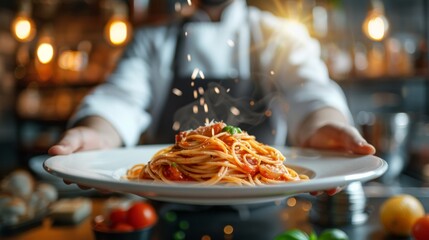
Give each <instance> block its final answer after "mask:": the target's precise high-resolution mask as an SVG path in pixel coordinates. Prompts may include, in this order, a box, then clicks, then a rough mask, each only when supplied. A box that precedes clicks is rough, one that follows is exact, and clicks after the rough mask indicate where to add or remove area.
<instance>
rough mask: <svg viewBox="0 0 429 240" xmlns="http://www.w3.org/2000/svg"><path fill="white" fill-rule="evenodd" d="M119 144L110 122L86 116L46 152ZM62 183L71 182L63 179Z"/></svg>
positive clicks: (98, 147)
mask: <svg viewBox="0 0 429 240" xmlns="http://www.w3.org/2000/svg"><path fill="white" fill-rule="evenodd" d="M120 145H121V139H120V137H119V134H118V133H117V132H116V130H115V129H114V128H113V127H112V125H110V123H108V122H107V121H106V120H104V119H102V118H100V117H88V118H86V119H84V120H82V121H81V122H79V123H78V125H77V126H76V127H74V128H70V129H69V130H67V131H66V132H65V133H64V134H63V137H62V138H61V139H60V140H59V141H58V143H56V144H55V145H53V146H52V147H50V148H49V150H48V153H49V154H50V155H67V154H71V153H75V152H79V151H88V150H96V149H107V148H114V147H119V146H120ZM64 183H66V184H71V183H73V182H71V181H68V180H66V179H64ZM77 185H78V186H79V187H80V188H81V189H83V190H86V189H90V187H87V186H84V185H81V184H79V183H77ZM96 190H97V191H98V192H101V193H108V192H109V191H106V190H103V189H96Z"/></svg>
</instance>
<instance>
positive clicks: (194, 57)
mask: <svg viewBox="0 0 429 240" xmlns="http://www.w3.org/2000/svg"><path fill="white" fill-rule="evenodd" d="M195 17H196V18H198V20H199V21H198V22H193V21H191V22H189V23H186V24H185V25H184V26H183V27H184V28H183V29H184V30H185V32H182V33H180V34H184V35H185V39H186V41H183V46H180V49H182V50H181V51H179V52H180V56H179V58H178V59H182V60H181V61H180V62H179V66H180V68H179V69H180V73H179V74H180V75H188V76H190V75H191V74H192V73H193V71H194V69H195V68H198V69H200V70H201V71H202V72H203V73H204V75H206V76H212V77H215V78H222V77H225V76H227V77H228V78H231V77H241V78H248V77H249V76H250V74H251V73H250V63H249V62H250V61H249V58H250V53H249V52H250V51H249V49H250V42H251V38H253V41H254V42H255V45H256V51H258V56H259V60H258V61H259V62H258V65H259V66H258V71H259V72H258V73H257V74H258V75H260V76H262V77H261V80H264V79H265V80H266V79H270V82H271V84H268V85H267V86H269V87H267V88H266V89H265V91H269V90H268V88H269V89H270V91H271V90H272V87H273V86H274V87H275V88H276V90H278V91H279V92H281V93H282V98H283V100H284V102H285V103H286V105H287V109H288V110H287V111H283V112H282V114H284V117H285V119H286V121H287V128H288V132H289V134H292V136H295V134H296V130H297V128H298V126H299V124H300V123H301V122H302V121H303V120H304V118H305V117H306V116H307V115H308V114H309V113H311V112H313V111H315V110H317V109H320V108H324V107H333V108H336V109H338V110H339V111H341V112H342V113H344V115H345V116H348V117H349V119H350V120H351V117H350V116H351V115H350V112H349V110H348V107H347V103H346V99H345V96H344V94H343V92H342V90H341V89H340V88H339V86H338V85H337V84H336V83H335V82H333V81H332V80H331V79H330V78H329V75H328V71H327V68H326V66H325V64H324V63H323V61H322V60H321V59H320V46H319V43H318V42H317V41H316V40H315V39H312V38H311V37H310V36H309V34H308V32H307V31H306V29H305V28H304V27H303V26H301V25H298V24H296V23H292V22H290V21H288V20H286V19H283V18H279V17H276V16H274V15H272V14H271V13H268V12H263V11H261V10H259V9H257V8H254V7H249V6H247V4H246V2H245V0H235V1H234V2H233V3H232V4H230V5H229V6H228V7H227V8H226V9H225V10H224V11H223V13H222V16H221V21H220V22H210V21H209V17H208V16H207V15H206V14H205V13H203V12H202V11H201V12H198V14H196V15H195ZM179 29H180V27H179V23H177V22H176V23H172V24H167V25H163V26H154V27H143V28H141V29H137V30H136V31H135V33H134V37H133V41H132V42H131V43H130V44H129V45H128V46H127V48H126V50H125V51H124V54H123V56H122V58H121V59H120V61H119V62H118V65H117V68H116V70H115V71H114V72H113V73H112V74H111V76H110V77H109V78H108V79H107V80H106V82H105V83H103V84H101V85H100V86H98V87H97V88H96V89H95V90H94V91H93V92H92V93H91V94H89V95H88V96H87V97H86V98H85V99H84V100H83V101H82V104H81V106H80V107H79V109H78V110H77V112H76V113H75V114H74V116H73V117H72V119H71V121H70V124H73V123H75V122H76V121H78V120H80V119H82V118H84V117H86V116H91V115H97V116H101V117H103V118H104V119H106V120H108V121H109V122H111V124H112V125H113V126H114V127H115V128H116V130H117V131H118V132H119V134H120V136H121V137H122V140H123V143H124V145H125V146H132V145H135V144H136V143H137V142H138V140H139V137H140V135H141V133H142V132H144V131H146V130H148V129H149V130H150V127H151V122H154V121H157V119H154V118H153V116H154V114H151V113H149V112H148V109H149V108H151V109H155V111H156V110H157V109H160V108H161V106H163V103H164V102H165V101H166V97H165V96H167V93H168V92H166V91H170V89H168V88H169V86H170V83H171V81H172V77H173V76H172V75H173V72H172V70H173V68H172V64H173V63H172V61H173V59H174V56H173V55H174V52H175V49H176V41H177V35H178V34H179ZM172 114H173V113H172ZM155 115H156V114H155ZM284 127H285V128H286V126H284ZM278 130H279V131H280V132H281V130H280V129H278Z"/></svg>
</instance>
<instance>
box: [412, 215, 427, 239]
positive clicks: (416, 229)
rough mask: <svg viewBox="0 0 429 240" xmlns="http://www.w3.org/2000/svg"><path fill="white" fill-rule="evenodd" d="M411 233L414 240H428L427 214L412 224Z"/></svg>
mask: <svg viewBox="0 0 429 240" xmlns="http://www.w3.org/2000/svg"><path fill="white" fill-rule="evenodd" d="M411 233H412V235H413V237H414V239H415V240H427V239H429V214H426V215H425V216H423V217H421V218H418V219H417V220H416V222H415V223H414V224H413V228H412V230H411Z"/></svg>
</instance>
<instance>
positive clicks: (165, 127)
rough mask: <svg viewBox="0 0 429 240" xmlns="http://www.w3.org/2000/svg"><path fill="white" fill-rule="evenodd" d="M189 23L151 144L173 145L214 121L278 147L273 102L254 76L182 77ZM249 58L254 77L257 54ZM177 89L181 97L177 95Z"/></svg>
mask: <svg viewBox="0 0 429 240" xmlns="http://www.w3.org/2000/svg"><path fill="white" fill-rule="evenodd" d="M186 22H187V21H182V23H181V25H180V27H179V32H178V36H177V43H176V49H175V52H174V60H173V66H172V67H173V80H172V81H171V86H170V88H169V91H168V92H166V93H167V94H168V98H167V100H166V101H165V104H164V107H163V109H162V110H161V112H160V114H159V117H158V118H157V119H159V120H158V122H157V123H156V124H154V126H155V128H156V130H155V134H154V137H153V139H152V140H150V141H149V143H151V144H162V143H174V141H175V135H176V134H177V133H178V132H179V131H184V130H189V129H195V128H197V127H198V126H203V125H204V124H205V123H206V122H207V121H212V120H213V121H223V122H225V123H226V124H230V125H234V126H238V127H240V128H241V129H242V130H244V131H247V132H248V133H249V134H251V135H255V136H256V139H257V140H258V141H260V142H263V143H265V144H270V145H273V144H278V143H275V142H274V137H273V134H275V132H273V127H272V126H271V124H270V122H271V121H270V116H271V112H270V111H271V110H270V109H268V108H267V106H268V102H269V101H270V98H269V97H264V96H263V93H262V88H261V86H260V82H259V81H257V79H254V78H253V77H252V76H253V75H255V74H251V79H240V78H234V79H231V78H230V79H228V78H225V79H214V78H210V76H205V77H204V79H201V76H199V77H197V78H196V79H191V76H187V77H181V76H179V63H180V61H179V55H180V51H179V50H180V49H179V48H180V46H183V44H182V41H184V40H185V39H184V37H183V33H184V30H183V26H184V24H185V23H186ZM251 39H252V37H251ZM252 42H253V41H252ZM250 46H252V44H250ZM249 51H250V50H249ZM250 56H251V57H250V58H251V59H249V61H250V68H251V73H255V72H257V69H258V68H257V67H258V64H257V57H258V56H257V54H256V53H255V52H251V54H250ZM173 89H176V91H173ZM177 89H178V90H180V92H181V94H177ZM203 92H204V93H203ZM201 93H203V94H201ZM201 98H204V100H201ZM285 138H286V137H285Z"/></svg>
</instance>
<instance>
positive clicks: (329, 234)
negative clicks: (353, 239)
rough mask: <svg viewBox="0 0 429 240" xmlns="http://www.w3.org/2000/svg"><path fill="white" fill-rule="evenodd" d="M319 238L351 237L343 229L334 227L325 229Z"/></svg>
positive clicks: (345, 239)
mask: <svg viewBox="0 0 429 240" xmlns="http://www.w3.org/2000/svg"><path fill="white" fill-rule="evenodd" d="M319 240H349V237H348V236H347V234H346V233H345V232H344V231H343V230H341V229H338V228H332V229H326V230H325V231H323V232H322V233H321V234H320V236H319Z"/></svg>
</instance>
